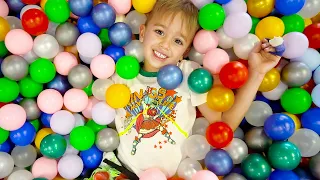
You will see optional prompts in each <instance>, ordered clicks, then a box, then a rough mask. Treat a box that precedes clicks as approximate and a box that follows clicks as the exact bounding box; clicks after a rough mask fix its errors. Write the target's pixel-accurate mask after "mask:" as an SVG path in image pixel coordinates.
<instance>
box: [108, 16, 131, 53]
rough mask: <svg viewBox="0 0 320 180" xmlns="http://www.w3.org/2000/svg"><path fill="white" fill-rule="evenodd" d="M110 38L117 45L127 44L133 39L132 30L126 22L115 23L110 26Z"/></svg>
mask: <svg viewBox="0 0 320 180" xmlns="http://www.w3.org/2000/svg"><path fill="white" fill-rule="evenodd" d="M109 39H110V41H111V43H112V44H114V45H116V46H120V47H122V46H126V45H128V44H129V43H130V42H131V40H132V30H131V28H130V26H129V25H127V24H126V23H123V22H118V23H115V24H114V25H112V26H111V27H110V28H109Z"/></svg>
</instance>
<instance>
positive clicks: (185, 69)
mask: <svg viewBox="0 0 320 180" xmlns="http://www.w3.org/2000/svg"><path fill="white" fill-rule="evenodd" d="M179 67H180V69H181V71H182V73H183V77H184V78H183V82H182V86H183V87H182V88H183V89H184V91H187V92H188V94H189V96H190V100H191V104H192V106H199V105H201V104H204V103H206V102H207V93H203V94H198V93H195V92H193V91H191V89H190V88H189V86H188V77H189V75H190V74H191V73H192V72H193V71H194V70H195V69H198V68H201V66H200V64H198V63H197V62H194V61H187V60H183V61H182V62H181V63H180V65H179Z"/></svg>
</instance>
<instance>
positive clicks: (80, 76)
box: [68, 64, 92, 89]
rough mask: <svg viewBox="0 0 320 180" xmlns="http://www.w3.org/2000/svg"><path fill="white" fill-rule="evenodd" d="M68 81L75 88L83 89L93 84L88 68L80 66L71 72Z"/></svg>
mask: <svg viewBox="0 0 320 180" xmlns="http://www.w3.org/2000/svg"><path fill="white" fill-rule="evenodd" d="M68 81H69V83H70V84H71V85H72V86H73V87H74V88H78V89H83V88H85V87H87V86H88V85H89V84H90V83H91V81H92V73H91V71H90V69H89V68H88V67H87V66H85V65H82V64H79V65H77V66H74V67H73V68H72V69H71V70H70V72H69V74H68Z"/></svg>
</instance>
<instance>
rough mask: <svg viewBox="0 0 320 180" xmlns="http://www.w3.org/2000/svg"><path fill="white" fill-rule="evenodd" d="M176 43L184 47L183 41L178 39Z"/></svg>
mask: <svg viewBox="0 0 320 180" xmlns="http://www.w3.org/2000/svg"><path fill="white" fill-rule="evenodd" d="M175 42H176V43H177V44H179V45H183V43H182V41H181V40H180V39H176V40H175Z"/></svg>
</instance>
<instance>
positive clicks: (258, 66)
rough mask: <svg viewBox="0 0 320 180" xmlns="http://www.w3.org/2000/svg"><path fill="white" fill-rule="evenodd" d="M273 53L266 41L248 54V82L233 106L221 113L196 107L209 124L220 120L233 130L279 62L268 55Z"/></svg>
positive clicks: (239, 91)
mask: <svg viewBox="0 0 320 180" xmlns="http://www.w3.org/2000/svg"><path fill="white" fill-rule="evenodd" d="M274 51H275V49H274V48H273V47H271V46H270V44H269V43H268V42H267V41H263V44H262V45H261V43H258V44H257V45H256V46H255V47H254V49H253V50H252V52H251V53H250V57H249V78H248V81H247V82H246V83H245V85H243V86H242V87H241V88H240V89H239V90H238V91H237V93H236V95H235V101H234V104H233V106H232V107H231V108H230V109H229V110H228V111H226V112H223V113H221V112H216V111H214V110H212V109H210V108H209V107H208V105H207V104H206V103H205V104H202V105H200V106H198V109H199V110H200V112H201V113H202V115H203V116H204V117H205V118H206V119H207V120H208V121H209V122H210V123H213V122H216V121H220V120H222V121H224V122H226V123H227V124H228V125H229V126H230V127H231V128H232V129H233V130H235V129H236V128H237V127H238V126H239V124H240V123H241V121H242V119H243V117H244V116H245V113H246V112H247V111H248V109H249V107H250V105H251V103H252V101H253V100H254V97H255V95H256V93H257V91H258V89H259V86H260V84H261V82H262V80H263V78H264V75H265V74H266V73H267V72H268V71H269V70H271V69H272V68H273V67H274V66H276V65H277V63H278V62H279V60H280V57H279V56H275V55H272V54H270V52H274Z"/></svg>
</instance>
